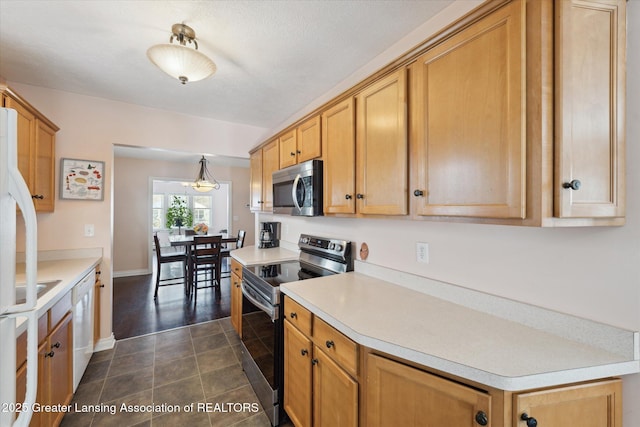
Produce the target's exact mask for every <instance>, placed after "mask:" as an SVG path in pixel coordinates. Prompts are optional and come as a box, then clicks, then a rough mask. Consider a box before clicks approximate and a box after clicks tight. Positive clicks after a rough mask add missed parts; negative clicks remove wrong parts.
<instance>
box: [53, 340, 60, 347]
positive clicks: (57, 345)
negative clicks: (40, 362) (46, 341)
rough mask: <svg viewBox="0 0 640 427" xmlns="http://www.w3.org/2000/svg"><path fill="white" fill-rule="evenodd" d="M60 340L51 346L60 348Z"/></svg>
mask: <svg viewBox="0 0 640 427" xmlns="http://www.w3.org/2000/svg"><path fill="white" fill-rule="evenodd" d="M60 345H61V344H60V341H57V342H56V343H55V344H54V345H52V346H51V348H60Z"/></svg>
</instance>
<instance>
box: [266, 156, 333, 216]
mask: <svg viewBox="0 0 640 427" xmlns="http://www.w3.org/2000/svg"><path fill="white" fill-rule="evenodd" d="M273 213H277V214H285V215H296V216H318V215H322V160H308V161H306V162H303V163H299V164H297V165H294V166H289V167H288V168H284V169H281V170H279V171H275V172H274V173H273Z"/></svg>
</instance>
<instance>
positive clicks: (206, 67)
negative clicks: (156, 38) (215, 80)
mask: <svg viewBox="0 0 640 427" xmlns="http://www.w3.org/2000/svg"><path fill="white" fill-rule="evenodd" d="M171 30H172V32H173V34H172V35H171V38H170V39H169V42H170V43H167V44H158V45H155V46H152V47H150V48H149V50H147V56H148V57H149V59H150V60H151V62H153V63H154V64H155V65H156V66H157V67H158V68H160V69H161V70H162V71H164V72H165V73H167V74H168V75H170V76H171V77H173V78H175V79H178V80H180V82H182V84H186V83H187V82H196V81H198V80H203V79H206V78H207V77H210V76H212V75H213V74H214V73H215V72H216V70H217V67H216V64H215V63H214V62H213V61H212V60H211V59H209V57H208V56H207V55H205V54H203V53H201V52H199V51H198V42H196V40H195V37H196V33H195V31H193V29H192V28H191V27H189V26H187V25H184V24H174V25H173V26H172V27H171ZM174 38H175V39H176V40H177V41H178V43H179V44H173V39H174ZM187 43H188V44H191V43H193V44H194V46H195V48H193V49H192V48H191V47H188V46H187Z"/></svg>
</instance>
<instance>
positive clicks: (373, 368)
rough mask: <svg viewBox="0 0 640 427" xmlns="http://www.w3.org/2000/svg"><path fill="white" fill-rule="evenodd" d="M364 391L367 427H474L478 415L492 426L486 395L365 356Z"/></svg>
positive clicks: (408, 368) (412, 369)
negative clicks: (484, 417)
mask: <svg viewBox="0 0 640 427" xmlns="http://www.w3.org/2000/svg"><path fill="white" fill-rule="evenodd" d="M365 387H366V390H365V393H366V399H367V400H366V402H367V403H366V404H367V414H366V420H365V422H364V425H366V426H368V427H375V426H381V427H383V426H390V425H397V426H406V427H410V426H416V427H418V426H419V427H442V426H457V427H477V426H478V425H479V424H478V423H477V422H476V417H482V415H481V414H484V415H485V416H486V419H487V424H486V425H487V426H491V411H490V409H491V397H490V396H489V395H488V394H486V393H483V392H481V391H478V390H475V389H473V388H471V387H466V386H464V385H461V384H458V383H455V382H453V381H449V380H446V379H444V378H440V377H437V376H435V375H432V374H429V373H427V372H424V371H420V370H418V369H415V368H412V367H410V366H406V365H403V364H401V363H398V362H394V361H392V360H389V359H386V358H383V357H380V356H377V355H373V354H369V355H367V375H366V385H365ZM567 425H569V424H567ZM571 425H579V424H571Z"/></svg>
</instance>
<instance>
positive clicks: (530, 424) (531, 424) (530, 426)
mask: <svg viewBox="0 0 640 427" xmlns="http://www.w3.org/2000/svg"><path fill="white" fill-rule="evenodd" d="M520 419H521V420H522V421H526V422H527V427H537V426H538V420H536V419H535V418H533V417H530V416H529V415H527V413H526V412H525V413H523V414H522V415H520Z"/></svg>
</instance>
